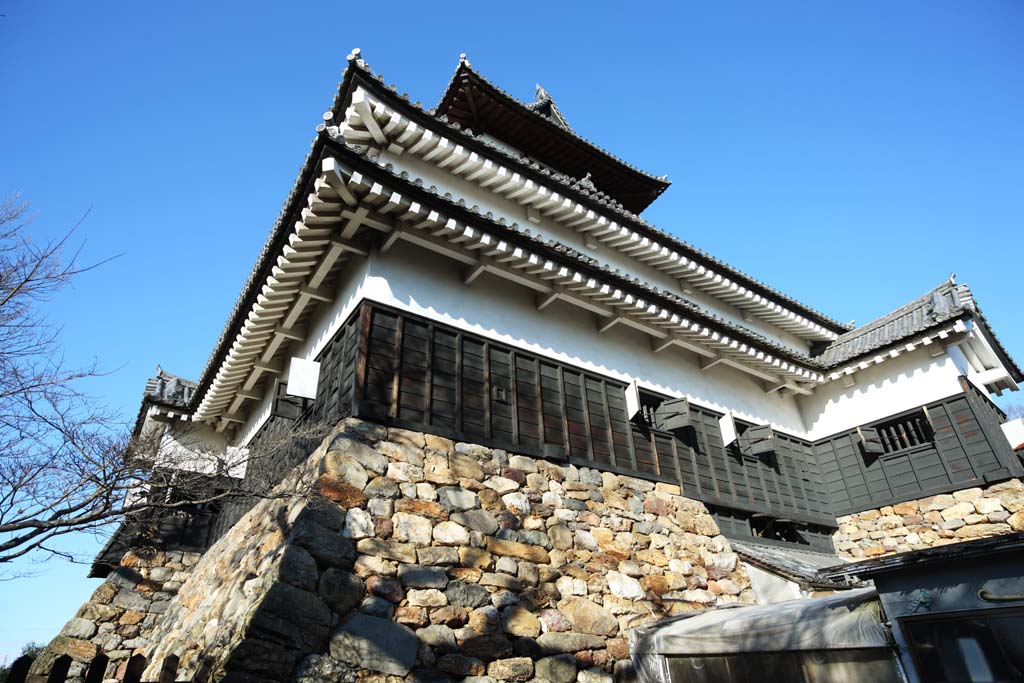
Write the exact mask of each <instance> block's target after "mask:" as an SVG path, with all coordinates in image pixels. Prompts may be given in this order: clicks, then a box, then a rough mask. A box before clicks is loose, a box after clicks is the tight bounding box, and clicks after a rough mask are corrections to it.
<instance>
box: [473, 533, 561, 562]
mask: <svg viewBox="0 0 1024 683" xmlns="http://www.w3.org/2000/svg"><path fill="white" fill-rule="evenodd" d="M487 551H488V552H490V553H493V554H495V555H505V556H508V557H517V558H519V559H521V560H527V561H528V562H533V563H535V564H547V563H548V561H549V560H550V558H549V557H548V553H547V551H545V550H544V549H543V548H538V547H536V546H532V545H527V544H525V543H519V542H517V541H505V540H502V539H498V538H488V539H487Z"/></svg>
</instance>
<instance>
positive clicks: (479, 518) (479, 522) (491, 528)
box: [452, 510, 498, 536]
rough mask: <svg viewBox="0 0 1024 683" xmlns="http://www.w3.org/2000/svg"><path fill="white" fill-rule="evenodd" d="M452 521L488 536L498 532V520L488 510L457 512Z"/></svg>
mask: <svg viewBox="0 0 1024 683" xmlns="http://www.w3.org/2000/svg"><path fill="white" fill-rule="evenodd" d="M452 521H453V522H458V523H459V524H461V525H462V526H465V527H469V528H470V529H472V530H473V531H479V532H480V533H482V534H485V535H488V536H489V535H491V534H493V533H494V532H496V531H497V530H498V520H496V519H495V518H494V515H492V514H491V513H490V512H487V510H469V511H467V512H455V513H453V514H452Z"/></svg>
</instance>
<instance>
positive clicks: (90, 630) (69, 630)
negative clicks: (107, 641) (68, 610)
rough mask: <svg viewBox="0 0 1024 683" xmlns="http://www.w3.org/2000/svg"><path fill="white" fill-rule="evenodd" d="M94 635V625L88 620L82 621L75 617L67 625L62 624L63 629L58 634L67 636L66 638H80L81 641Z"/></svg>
mask: <svg viewBox="0 0 1024 683" xmlns="http://www.w3.org/2000/svg"><path fill="white" fill-rule="evenodd" d="M95 633H96V624H94V623H93V622H91V621H89V620H88V619H82V618H81V617H75V618H74V619H72V620H71V621H69V622H68V623H66V624H64V628H62V629H61V630H60V634H61V635H62V636H67V637H68V638H81V639H82V640H88V639H89V638H92V637H93V635H94V634H95Z"/></svg>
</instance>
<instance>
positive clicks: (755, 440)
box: [746, 425, 775, 455]
mask: <svg viewBox="0 0 1024 683" xmlns="http://www.w3.org/2000/svg"><path fill="white" fill-rule="evenodd" d="M746 436H747V442H748V444H749V445H748V446H747V453H748V454H749V455H761V454H762V453H773V452H774V451H775V432H773V431H772V426H771V425H757V426H755V427H750V428H749V429H748V430H747V432H746Z"/></svg>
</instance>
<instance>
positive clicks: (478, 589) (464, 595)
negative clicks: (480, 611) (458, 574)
mask: <svg viewBox="0 0 1024 683" xmlns="http://www.w3.org/2000/svg"><path fill="white" fill-rule="evenodd" d="M444 594H445V596H446V597H447V598H448V603H449V604H452V605H458V606H460V607H467V608H470V609H472V608H475V607H480V606H481V605H484V604H486V603H487V602H489V601H490V592H489V591H488V590H487V589H486V588H485V587H483V586H481V585H479V584H475V583H466V582H465V581H449V582H448V586H447V587H446V588H445V591H444Z"/></svg>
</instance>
